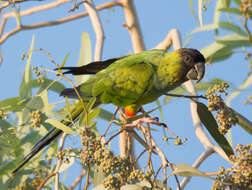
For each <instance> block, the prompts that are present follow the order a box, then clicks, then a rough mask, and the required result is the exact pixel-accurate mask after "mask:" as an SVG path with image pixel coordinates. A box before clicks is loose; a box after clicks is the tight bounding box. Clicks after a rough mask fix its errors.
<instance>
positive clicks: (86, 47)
mask: <svg viewBox="0 0 252 190" xmlns="http://www.w3.org/2000/svg"><path fill="white" fill-rule="evenodd" d="M91 60H92V51H91V42H90V38H89V35H88V33H86V32H83V33H82V34H81V49H80V58H79V61H78V65H77V66H78V67H80V66H83V65H87V64H88V63H90V62H91ZM88 77H89V76H88V75H79V76H75V77H74V78H75V83H76V85H80V84H81V83H83V82H85V81H86V80H87V79H88Z"/></svg>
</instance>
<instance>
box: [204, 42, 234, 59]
mask: <svg viewBox="0 0 252 190" xmlns="http://www.w3.org/2000/svg"><path fill="white" fill-rule="evenodd" d="M201 53H202V54H203V55H204V57H205V58H206V59H207V60H211V62H218V61H222V60H224V59H227V58H228V57H230V56H231V55H232V54H233V51H232V49H231V48H229V47H228V46H227V45H225V44H221V43H217V42H214V43H212V44H211V45H209V46H207V47H205V48H203V49H202V50H201Z"/></svg>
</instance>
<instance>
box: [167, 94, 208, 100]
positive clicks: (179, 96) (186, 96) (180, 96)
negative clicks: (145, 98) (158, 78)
mask: <svg viewBox="0 0 252 190" xmlns="http://www.w3.org/2000/svg"><path fill="white" fill-rule="evenodd" d="M164 95H166V96H173V97H178V98H189V99H193V98H203V99H205V100H207V98H206V97H205V96H202V95H199V96H190V95H183V94H170V93H165V94H164Z"/></svg>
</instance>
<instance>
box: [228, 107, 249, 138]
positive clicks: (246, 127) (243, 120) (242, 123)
mask: <svg viewBox="0 0 252 190" xmlns="http://www.w3.org/2000/svg"><path fill="white" fill-rule="evenodd" d="M230 109H232V108H230ZM232 111H233V112H234V114H235V116H236V118H237V119H238V124H239V125H240V126H241V127H242V128H243V129H244V130H245V131H247V132H248V133H249V134H250V135H252V122H251V121H249V120H248V119H247V118H245V117H244V116H242V115H241V114H239V113H238V112H237V111H235V110H234V109H232Z"/></svg>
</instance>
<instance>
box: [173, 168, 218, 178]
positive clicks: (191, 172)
mask: <svg viewBox="0 0 252 190" xmlns="http://www.w3.org/2000/svg"><path fill="white" fill-rule="evenodd" d="M172 173H173V174H176V175H179V176H185V177H192V176H200V177H205V178H208V179H212V180H215V178H213V177H210V176H208V175H206V174H204V173H203V172H201V171H199V170H197V169H196V168H194V167H192V166H189V165H187V164H178V165H176V166H175V170H174V171H173V172H172Z"/></svg>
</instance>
